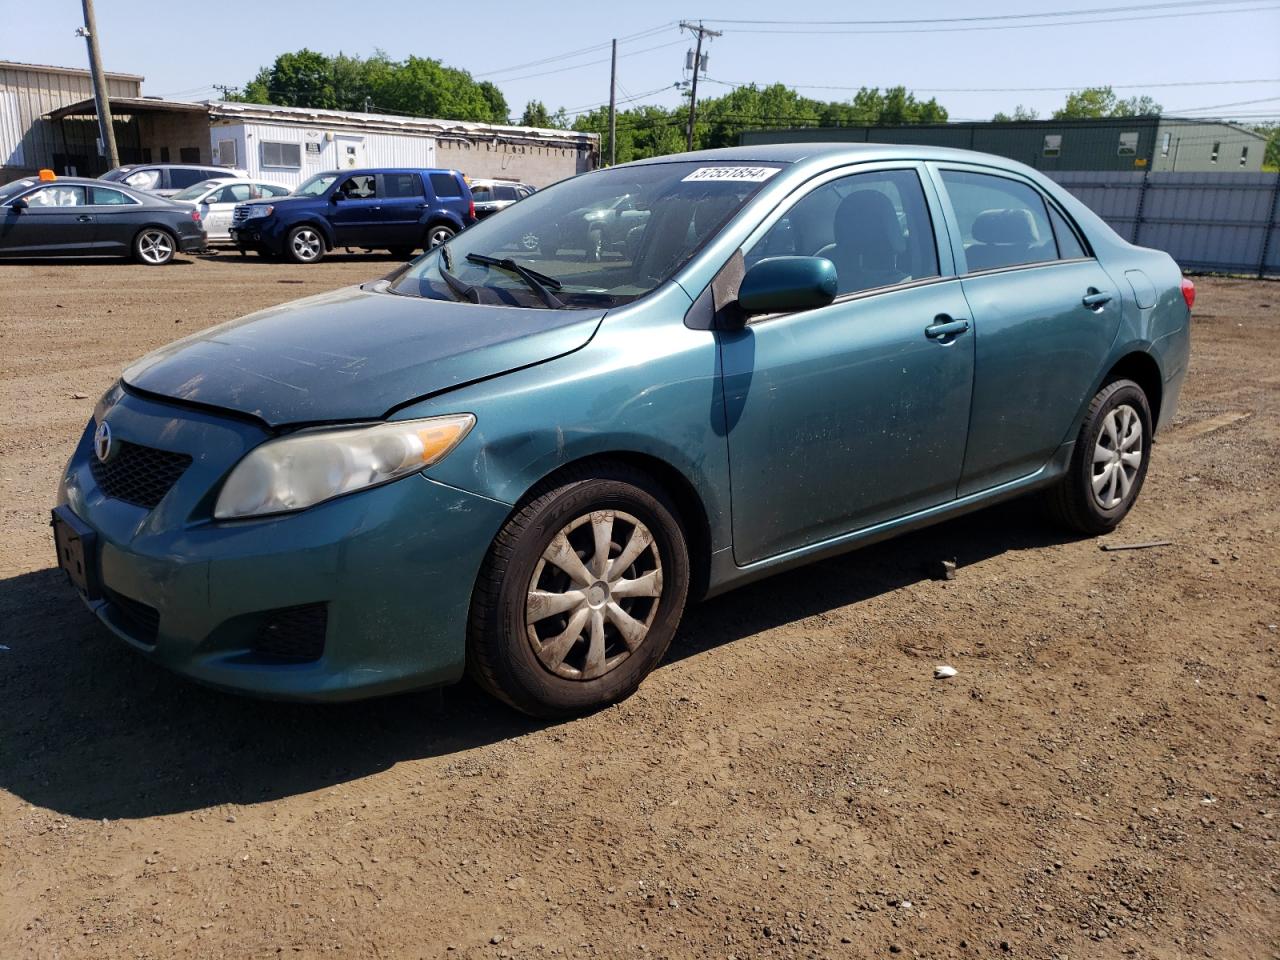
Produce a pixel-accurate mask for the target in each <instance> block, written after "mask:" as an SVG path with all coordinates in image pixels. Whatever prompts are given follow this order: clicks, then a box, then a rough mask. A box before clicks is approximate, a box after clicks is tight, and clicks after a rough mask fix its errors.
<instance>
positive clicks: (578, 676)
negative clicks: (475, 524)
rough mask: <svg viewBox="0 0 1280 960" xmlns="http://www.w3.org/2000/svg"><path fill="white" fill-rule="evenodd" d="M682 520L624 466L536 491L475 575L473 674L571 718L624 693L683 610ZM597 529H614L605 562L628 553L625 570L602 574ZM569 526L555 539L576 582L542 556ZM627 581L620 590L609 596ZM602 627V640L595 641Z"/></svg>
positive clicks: (540, 712)
mask: <svg viewBox="0 0 1280 960" xmlns="http://www.w3.org/2000/svg"><path fill="white" fill-rule="evenodd" d="M679 516H680V514H679V511H678V510H677V509H676V507H675V506H674V505H673V504H672V502H671V500H670V499H669V498H668V497H667V495H666V494H665V493H664V492H663V491H662V489H661V488H660V487H659V486H658V485H657V484H656V483H654V482H653V480H652V479H651V478H649V477H648V476H646V475H645V474H643V473H641V472H639V471H637V470H635V469H633V468H631V467H629V466H627V465H625V464H621V463H614V462H598V463H594V464H587V465H583V466H581V467H578V468H574V469H573V470H572V471H567V472H565V473H562V474H560V475H558V476H556V477H554V478H552V479H551V480H549V481H547V482H545V483H544V484H542V485H540V486H538V487H535V488H534V489H533V490H532V491H531V492H530V493H529V495H528V496H527V497H526V498H525V499H524V500H523V501H522V502H521V504H520V505H519V506H518V507H517V509H516V511H515V513H513V514H512V516H511V517H510V518H509V519H508V520H507V522H506V524H504V525H503V528H502V530H501V531H499V533H498V536H497V538H496V539H495V540H494V542H493V545H492V546H491V547H490V548H489V553H488V556H487V557H486V558H485V561H484V565H483V566H482V567H481V570H480V576H479V578H478V579H477V581H476V588H475V592H474V593H473V595H472V600H471V614H470V619H469V623H468V631H467V669H468V672H469V673H470V674H471V676H472V677H473V679H475V680H476V681H477V683H479V685H480V686H481V687H483V688H484V689H485V690H487V691H488V692H489V693H491V694H493V695H494V696H495V697H497V698H498V699H500V700H502V701H504V702H505V703H507V704H509V705H511V706H512V707H514V708H516V709H517V710H521V711H523V712H524V713H527V714H530V715H532V716H536V717H567V716H574V715H577V714H582V713H587V712H590V711H592V710H595V709H598V708H599V707H602V706H605V705H607V704H610V703H615V702H616V701H618V700H622V699H624V698H625V697H627V696H629V695H630V694H631V693H632V692H633V691H634V690H635V689H636V687H638V686H639V685H640V682H641V681H642V680H643V679H644V678H645V677H646V676H648V674H649V673H650V671H652V670H653V669H654V667H656V666H657V665H658V663H659V662H660V661H661V660H662V657H663V655H664V654H665V653H666V652H667V647H668V646H670V644H671V638H672V637H673V636H674V635H675V632H676V628H677V627H678V626H679V624H680V618H681V616H682V614H683V613H684V605H685V601H686V599H687V597H688V592H689V554H688V548H687V546H686V540H685V536H684V533H683V531H682V530H681V527H680V522H679ZM597 527H599V528H600V529H601V530H602V531H603V530H605V529H607V530H608V531H609V532H610V538H609V540H608V541H607V543H608V557H609V562H610V563H612V562H613V561H615V560H617V559H618V558H619V556H620V554H621V553H622V552H623V551H627V552H628V557H627V558H625V559H627V560H629V563H628V566H627V567H626V569H625V570H610V569H607V568H606V569H605V570H604V578H603V580H602V579H600V578H598V577H597V574H599V573H600V572H601V564H600V563H599V561H598V559H597V558H598V557H599V556H600V555H599V553H598V550H597V548H596V547H595V544H596V542H597V540H596V537H597ZM566 531H568V533H567V536H565V539H564V540H563V541H561V544H562V547H563V545H565V544H567V545H568V547H570V548H571V550H570V551H569V552H568V554H567V555H566V553H565V552H564V551H563V549H562V551H561V552H560V557H561V558H562V559H563V561H564V562H565V563H566V565H567V566H569V567H570V568H576V570H577V574H578V575H577V578H576V579H575V578H574V577H571V576H570V574H568V573H567V572H565V570H564V569H563V568H562V567H560V566H559V565H558V563H557V562H555V561H553V560H548V559H546V557H545V556H544V555H545V554H548V553H549V552H550V551H552V550H554V547H555V544H556V542H557V541H558V540H560V538H561V537H562V536H564V535H565V534H566ZM646 534H647V535H648V537H646V536H645V535H646ZM575 562H576V563H575ZM588 583H590V586H588V585H587V584H588ZM623 583H625V584H628V585H629V586H628V587H627V593H626V594H623V593H621V592H614V591H617V590H618V588H619V585H620V584H623ZM535 588H536V589H537V591H538V593H537V594H534V593H533V592H532V591H533V590H534V589H535ZM575 595H576V597H577V599H576V601H575ZM535 596H536V597H537V599H536V600H535V599H533V598H534V597H535ZM534 607H537V608H541V609H543V610H545V613H543V615H542V616H536V614H535V613H534V612H533V610H532V608H534ZM615 607H617V608H619V610H620V611H621V613H622V614H623V616H621V617H619V616H618V615H617V611H615V610H614V609H613V608H615ZM529 616H535V617H536V619H535V621H534V622H533V623H532V624H530V623H528V622H527V620H528V618H529ZM624 628H625V630H626V631H627V633H625V634H624V632H623V629H624ZM597 630H599V635H600V637H601V638H603V643H600V642H599V641H596V642H593V638H595V637H596V631H597ZM641 630H642V631H643V632H641ZM628 634H629V635H630V639H628ZM593 648H594V649H593Z"/></svg>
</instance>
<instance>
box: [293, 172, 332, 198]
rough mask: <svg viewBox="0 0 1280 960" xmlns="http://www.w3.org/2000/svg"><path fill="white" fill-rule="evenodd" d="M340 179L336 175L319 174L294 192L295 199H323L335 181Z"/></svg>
mask: <svg viewBox="0 0 1280 960" xmlns="http://www.w3.org/2000/svg"><path fill="white" fill-rule="evenodd" d="M337 179H338V175H337V174H336V173H318V174H316V175H315V176H314V177H312V178H311V179H310V180H308V181H307V182H306V183H304V184H302V186H300V187H298V189H297V190H295V191H293V195H294V196H295V197H322V196H324V194H325V193H326V191H328V189H329V188H330V187H331V186H333V181H335V180H337Z"/></svg>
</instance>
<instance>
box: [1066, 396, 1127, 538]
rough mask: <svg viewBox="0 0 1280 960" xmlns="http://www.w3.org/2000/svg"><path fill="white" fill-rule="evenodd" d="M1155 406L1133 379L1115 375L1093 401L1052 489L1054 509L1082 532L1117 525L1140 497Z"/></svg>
mask: <svg viewBox="0 0 1280 960" xmlns="http://www.w3.org/2000/svg"><path fill="white" fill-rule="evenodd" d="M1151 434H1152V427H1151V407H1150V405H1149V404H1148V403H1147V395H1146V393H1144V392H1143V390H1142V388H1141V387H1140V386H1138V384H1136V383H1134V382H1133V381H1132V380H1114V381H1112V382H1111V383H1109V384H1107V385H1106V386H1105V387H1103V388H1102V389H1101V390H1099V391H1098V394H1097V396H1095V397H1094V398H1093V401H1092V402H1091V403H1090V404H1089V411H1088V413H1087V414H1086V415H1085V418H1084V423H1083V424H1082V425H1081V427H1080V434H1079V436H1077V437H1076V444H1075V449H1074V451H1073V452H1072V456H1071V465H1070V466H1069V467H1068V468H1067V472H1066V474H1065V475H1064V476H1063V478H1062V479H1061V480H1059V481H1058V483H1057V485H1056V486H1055V487H1053V488H1052V489H1050V490H1049V492H1048V497H1047V500H1048V506H1049V511H1050V513H1052V514H1053V516H1054V518H1055V519H1056V520H1058V521H1059V522H1060V523H1061V524H1063V525H1064V526H1066V527H1068V528H1069V529H1071V530H1075V531H1077V532H1079V533H1083V534H1087V535H1090V536H1096V535H1098V534H1102V533H1108V532H1110V531H1111V530H1114V529H1115V528H1116V527H1117V526H1118V525H1119V524H1120V521H1121V520H1123V519H1124V517H1125V514H1127V513H1128V512H1129V510H1130V508H1132V507H1133V504H1134V502H1135V501H1137V499H1138V493H1139V492H1140V491H1141V490H1142V483H1143V481H1144V480H1145V479H1146V476H1147V465H1148V463H1149V462H1150V460H1151Z"/></svg>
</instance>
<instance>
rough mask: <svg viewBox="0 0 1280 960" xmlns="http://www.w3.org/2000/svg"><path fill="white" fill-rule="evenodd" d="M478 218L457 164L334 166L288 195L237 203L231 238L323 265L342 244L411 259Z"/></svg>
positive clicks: (271, 253)
mask: <svg viewBox="0 0 1280 960" xmlns="http://www.w3.org/2000/svg"><path fill="white" fill-rule="evenodd" d="M475 220H476V207H475V202H474V201H473V199H472V197H471V188H470V187H469V186H468V185H467V181H466V178H464V177H463V176H462V174H461V173H459V172H458V171H457V170H425V169H416V168H408V167H406V168H394V169H376V170H333V171H330V172H328V173H319V174H316V175H315V176H314V177H312V178H311V179H310V180H308V181H306V182H305V183H304V184H302V186H300V187H298V189H297V190H295V191H294V192H293V193H291V194H290V195H289V196H287V197H284V198H283V199H279V200H271V201H263V202H252V203H242V204H240V205H239V206H237V207H236V209H235V214H234V215H233V217H232V220H231V239H232V241H233V242H234V243H235V245H236V246H237V247H239V248H240V252H241V253H244V252H245V251H247V250H256V251H257V252H258V253H260V254H262V255H263V256H264V257H288V258H290V259H292V260H294V261H295V262H297V263H315V262H316V261H317V260H319V259H320V258H321V257H323V256H324V255H325V253H327V252H328V251H330V250H333V249H335V248H337V247H359V248H363V249H365V250H390V251H391V253H392V254H393V255H395V256H397V257H402V258H403V259H406V260H407V259H409V257H411V256H413V252H414V251H415V250H417V249H418V248H422V249H430V248H431V247H436V246H439V245H440V244H442V243H444V242H445V241H446V240H448V239H449V238H450V237H452V236H453V235H454V234H456V233H458V232H459V231H460V230H463V229H464V228H466V227H469V226H470V225H471V224H473V223H475Z"/></svg>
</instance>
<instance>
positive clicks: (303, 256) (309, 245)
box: [293, 230, 322, 260]
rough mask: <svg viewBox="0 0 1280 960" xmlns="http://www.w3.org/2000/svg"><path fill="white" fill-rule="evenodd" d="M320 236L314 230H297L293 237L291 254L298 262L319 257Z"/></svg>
mask: <svg viewBox="0 0 1280 960" xmlns="http://www.w3.org/2000/svg"><path fill="white" fill-rule="evenodd" d="M321 246H322V244H321V241H320V235H319V234H317V233H316V232H315V231H314V230H299V231H298V232H297V233H295V234H294V235H293V252H294V253H296V254H297V255H298V259H299V260H314V259H315V258H316V257H318V256H319V255H320V250H321Z"/></svg>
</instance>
